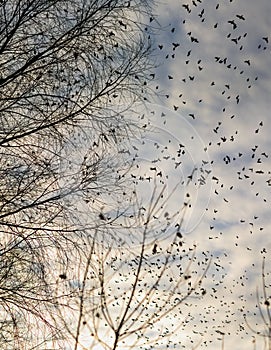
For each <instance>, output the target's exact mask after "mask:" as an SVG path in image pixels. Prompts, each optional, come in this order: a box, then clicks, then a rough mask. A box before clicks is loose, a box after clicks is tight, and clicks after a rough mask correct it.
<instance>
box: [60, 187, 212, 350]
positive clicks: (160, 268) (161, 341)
mask: <svg viewBox="0 0 271 350" xmlns="http://www.w3.org/2000/svg"><path fill="white" fill-rule="evenodd" d="M165 197H166V196H165ZM161 198H163V189H162V191H161V192H158V193H157V191H156V189H154V191H153V196H152V198H151V199H150V204H149V207H148V208H147V211H146V212H142V211H140V208H138V210H137V211H135V212H134V215H130V220H129V219H128V218H127V225H126V226H125V227H123V229H124V230H126V232H127V235H129V234H130V233H131V234H132V235H133V234H134V231H135V230H136V232H137V234H138V235H139V242H140V243H139V244H138V245H137V246H136V245H133V246H129V245H124V246H122V247H120V246H115V247H113V246H112V247H109V248H108V247H105V246H104V245H102V244H101V243H100V242H97V241H94V242H93V247H92V249H91V250H90V251H89V252H88V255H86V256H85V259H84V260H83V259H82V260H81V268H80V270H81V278H80V281H78V285H77V286H76V287H77V288H78V295H76V296H73V297H72V298H71V300H70V306H71V307H70V310H69V312H70V315H72V316H70V319H71V320H72V321H73V322H70V323H68V322H67V314H66V313H65V312H62V310H61V309H60V310H59V311H60V318H59V319H62V323H63V325H64V328H66V330H67V333H68V334H69V341H70V344H73V345H71V349H74V350H79V349H96V347H97V348H99V349H100V348H103V349H110V350H113V349H114V350H115V349H158V348H166V347H167V346H168V347H170V346H172V347H176V346H177V347H180V346H181V345H183V344H184V343H186V346H187V347H188V346H189V348H191V349H192V348H193V349H196V347H197V346H196V345H193V344H192V345H191V344H187V340H185V337H181V336H177V334H181V333H182V332H183V330H184V328H185V326H186V324H187V323H188V322H189V319H190V316H191V315H190V314H189V305H190V302H191V300H190V299H191V298H196V299H199V298H201V297H202V296H203V295H204V294H205V293H206V290H205V289H204V286H203V285H202V282H203V279H204V276H205V274H206V272H207V270H208V266H209V263H210V262H209V260H208V259H206V261H205V263H204V264H202V265H201V270H199V269H197V268H195V266H194V265H196V254H195V249H196V246H192V247H189V246H187V245H186V243H185V239H184V238H183V237H182V234H181V222H182V219H181V218H182V217H183V212H182V213H179V214H180V215H179V217H178V219H177V221H176V224H175V225H173V227H172V225H171V223H172V222H175V220H174V215H171V214H169V213H167V214H168V215H166V216H165V215H164V214H165V209H164V202H166V201H167V200H169V198H168V197H166V198H163V199H161ZM158 218H165V219H164V220H159V219H158ZM175 219H176V218H175ZM156 229H157V230H162V229H164V230H163V233H164V234H166V231H167V230H168V231H169V232H170V234H169V237H168V238H166V239H165V238H164V239H163V237H160V238H153V239H150V237H152V235H153V231H154V230H156ZM104 234H105V235H107V233H106V232H105V233H104ZM81 257H82V256H81ZM200 271H201V272H200ZM193 302H195V299H194V300H193ZM75 320H77V321H76V322H74V321H75ZM191 346H192V347H191Z"/></svg>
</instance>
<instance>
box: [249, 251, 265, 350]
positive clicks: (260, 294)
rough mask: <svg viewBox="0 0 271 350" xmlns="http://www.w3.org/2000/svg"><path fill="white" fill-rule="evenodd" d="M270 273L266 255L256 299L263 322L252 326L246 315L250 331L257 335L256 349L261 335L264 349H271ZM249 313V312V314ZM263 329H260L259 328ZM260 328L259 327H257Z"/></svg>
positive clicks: (255, 314)
mask: <svg viewBox="0 0 271 350" xmlns="http://www.w3.org/2000/svg"><path fill="white" fill-rule="evenodd" d="M267 275H268V273H267V272H266V270H265V257H263V260H262V268H261V279H262V288H261V289H262V291H261V292H259V289H258V288H257V290H256V299H257V305H256V306H257V309H258V313H259V316H260V319H261V321H262V324H261V325H259V324H258V323H257V324H256V326H252V325H251V322H250V321H249V320H248V317H247V316H245V321H246V324H247V326H248V328H249V330H250V331H252V333H253V334H254V335H255V336H254V344H255V349H256V338H257V337H261V338H263V339H264V349H268V350H270V349H271V310H270V295H268V294H267V293H268V289H269V287H270V284H268V282H267V279H266V276H267ZM248 315H249V314H248ZM254 316H257V313H254ZM260 327H261V328H262V327H263V329H261V330H260V329H259V328H260ZM257 328H258V329H257Z"/></svg>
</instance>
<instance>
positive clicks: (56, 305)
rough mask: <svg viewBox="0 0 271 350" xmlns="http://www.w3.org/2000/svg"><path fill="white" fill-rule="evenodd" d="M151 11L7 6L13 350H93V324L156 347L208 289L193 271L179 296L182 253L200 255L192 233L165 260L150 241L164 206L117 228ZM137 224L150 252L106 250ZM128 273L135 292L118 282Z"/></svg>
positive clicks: (0, 161)
mask: <svg viewBox="0 0 271 350" xmlns="http://www.w3.org/2000/svg"><path fill="white" fill-rule="evenodd" d="M150 16H151V9H150V1H147V0H146V1H144V0H142V1H141V0H131V1H124V0H95V1H94V0H75V1H73V0H52V1H47V0H11V1H7V0H2V1H0V207H1V210H0V228H1V233H0V235H1V245H0V347H1V349H6V350H8V349H49V348H50V349H51V348H52V349H64V348H65V347H66V346H67V344H70V346H73V348H74V349H80V346H82V344H83V343H84V341H83V340H82V332H83V329H82V326H84V325H86V327H88V329H89V334H88V337H89V339H88V340H87V341H88V342H89V344H90V341H93V342H94V343H93V344H98V343H100V344H103V346H104V347H105V348H110V346H111V347H113V348H114V349H116V348H117V347H118V346H119V342H122V341H123V340H125V339H126V338H127V337H128V336H129V335H133V334H135V336H136V337H138V339H139V338H140V337H141V336H144V337H145V339H147V337H148V334H149V333H148V332H150V330H148V331H146V329H148V327H151V328H150V329H152V327H154V324H156V323H157V322H158V324H159V322H160V321H161V319H162V317H163V316H166V315H168V314H169V313H170V312H171V311H172V310H174V308H175V306H179V305H180V303H181V302H182V301H183V300H185V299H186V297H187V296H190V295H191V294H192V293H194V291H195V288H196V286H199V285H200V284H201V279H199V280H198V279H196V280H195V281H194V282H193V283H192V282H190V278H191V276H190V275H189V271H190V265H189V264H188V268H187V269H186V270H184V272H180V276H181V278H180V279H178V281H176V283H175V286H174V288H173V289H169V288H168V286H167V283H166V281H165V280H164V279H165V278H170V276H171V272H170V271H171V268H172V266H175V265H176V264H175V263H174V264H173V263H172V262H171V260H170V259H173V258H172V256H174V257H177V256H178V259H179V258H180V255H182V254H183V255H186V252H185V250H183V251H182V252H181V251H180V250H179V249H180V248H179V247H180V242H179V240H177V241H176V237H178V235H177V236H176V235H175V236H174V239H173V242H168V247H169V248H165V247H163V249H162V250H161V251H160V252H158V250H157V249H158V248H157V245H154V246H149V245H147V244H145V236H146V234H147V231H148V230H150V229H151V227H152V224H151V218H152V215H151V211H149V215H147V216H145V218H144V219H142V218H140V219H138V218H139V217H137V216H136V210H135V216H134V217H136V218H137V219H136V220H135V219H134V218H132V215H131V217H130V219H131V221H130V222H129V220H128V221H127V226H126V227H124V226H123V224H122V225H119V224H118V223H117V219H118V217H120V216H121V215H123V212H122V211H121V210H118V206H119V204H120V203H121V202H125V200H126V201H127V205H130V204H131V198H130V197H129V195H127V196H126V197H127V198H128V199H125V200H124V199H122V198H124V197H125V195H126V194H127V193H128V192H129V191H130V192H129V193H131V191H132V190H131V188H130V187H129V181H128V180H127V179H126V178H125V171H126V167H129V162H128V163H127V162H126V159H125V157H124V156H123V154H125V152H123V150H124V149H125V147H126V145H127V143H129V138H130V137H131V136H132V135H134V133H136V132H137V131H138V130H137V126H138V122H137V120H134V119H133V118H132V117H131V118H130V119H129V118H128V119H127V117H124V116H123V114H122V110H127V109H129V107H130V106H132V105H133V103H134V102H135V101H137V100H141V101H143V100H144V99H146V96H148V77H149V76H150V74H149V73H150V72H149V71H150V69H151V68H152V66H153V60H152V54H151V53H152V51H151V48H152V46H151V39H150V35H149V32H150V30H151V28H150V27H149V25H150V23H151V22H152V21H150ZM151 18H152V17H151ZM146 19H147V21H146V23H147V24H144V23H145V20H146ZM127 181H128V182H127ZM126 191H127V192H126ZM126 197H125V198H126ZM109 202H110V203H109ZM108 203H109V204H110V205H109V207H110V208H114V213H115V216H110V215H105V213H104V212H103V208H104V207H105V206H106V205H108ZM125 203H126V202H125ZM122 204H123V203H122ZM135 207H136V205H135V206H133V208H135ZM155 207H159V205H158V204H157V203H156V202H155V201H154V202H151V203H150V208H155ZM137 220H139V221H138V223H139V222H140V225H141V226H140V227H141V228H142V229H139V232H141V234H142V239H141V243H142V245H141V247H140V249H139V248H138V249H137V251H136V252H133V251H130V252H127V254H128V255H127V256H126V257H123V258H122V257H121V256H120V257H115V258H114V254H123V253H120V251H118V253H116V251H114V250H113V249H112V248H109V249H108V250H106V249H105V245H101V243H104V242H105V241H106V237H107V236H108V235H111V236H112V235H114V232H115V233H116V232H117V229H118V228H120V227H121V229H126V230H127V234H129V230H132V229H133V227H134V226H133V225H134V224H135V223H137ZM142 220H143V221H142ZM132 221H133V225H132ZM118 225H119V226H118ZM177 234H178V232H177ZM155 244H156V243H155ZM174 249H175V250H176V249H177V251H175V252H174V253H173V250H174ZM157 253H159V254H160V255H159V256H158V258H157V257H155V258H149V257H150V256H156V254H157ZM129 259H132V260H131V261H130V262H129ZM176 259H177V258H176ZM191 259H192V260H193V257H192V258H191ZM192 260H191V261H192ZM124 265H125V266H126V269H127V267H128V270H126V272H123V275H122V277H121V280H123V282H124V280H125V282H126V283H127V281H131V288H130V290H129V292H128V291H127V294H126V296H125V297H123V296H122V295H121V293H119V292H118V293H116V294H114V293H115V292H114V288H113V287H112V283H111V282H112V281H111V277H109V276H110V275H111V274H112V273H113V272H114V271H115V269H119V271H118V272H120V271H121V268H122V266H124ZM175 268H176V266H175ZM151 270H153V272H150V276H149V277H150V280H151V282H146V284H143V282H142V279H144V278H145V277H144V276H146V274H147V273H149V272H148V271H151ZM117 277H118V278H119V277H120V276H119V275H118V276H117V275H116V278H117ZM107 278H108V280H107ZM129 283H130V282H129ZM186 283H188V289H185V291H184V294H182V293H183V292H181V286H183V285H186ZM163 286H164V287H163ZM112 288H113V289H112ZM142 288H143V289H144V293H145V294H144V296H143V294H142V290H143V289H142ZM161 293H164V296H163V297H162V301H161V304H159V303H157V304H156V303H155V298H156V297H157V298H159V297H160V294H161ZM176 293H177V294H178V295H179V297H178V298H177V299H176V298H175V294H176ZM114 300H115V301H114ZM115 302H116V303H117V304H118V306H116V305H115V304H114V303H115ZM150 303H151V304H150ZM149 305H151V308H149ZM161 308H162V309H161ZM146 310H147V311H146ZM100 319H101V323H102V327H101V328H99V325H100V323H99V320H100ZM86 327H85V328H86ZM103 327H107V329H109V336H110V337H111V338H110V339H111V340H112V339H113V340H112V341H111V340H109V342H108V343H106V341H105V339H103V334H104V333H103V332H104V331H103V329H104V328H103ZM110 332H111V335H110ZM158 333H159V327H158ZM166 333H167V332H166ZM166 333H163V337H164V336H166ZM169 333H170V334H172V331H171V332H169ZM133 341H134V344H135V346H137V344H139V343H140V342H139V340H136V339H134V340H133ZM80 344H81V345H80ZM127 344H128V343H127ZM140 344H141V345H142V342H141V343H140ZM89 346H91V345H89ZM127 346H128V345H127ZM129 346H130V345H129Z"/></svg>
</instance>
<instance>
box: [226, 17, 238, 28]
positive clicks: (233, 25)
mask: <svg viewBox="0 0 271 350" xmlns="http://www.w3.org/2000/svg"><path fill="white" fill-rule="evenodd" d="M228 23H229V24H231V25H232V29H233V30H235V29H236V28H237V24H236V23H235V22H234V20H233V19H232V20H230V21H228Z"/></svg>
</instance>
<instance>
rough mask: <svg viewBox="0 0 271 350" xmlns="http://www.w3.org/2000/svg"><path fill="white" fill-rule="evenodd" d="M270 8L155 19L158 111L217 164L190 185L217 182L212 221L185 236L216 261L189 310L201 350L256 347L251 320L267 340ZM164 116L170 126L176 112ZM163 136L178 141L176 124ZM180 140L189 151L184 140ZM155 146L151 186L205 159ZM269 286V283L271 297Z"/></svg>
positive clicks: (193, 4) (201, 4) (211, 5)
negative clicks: (187, 131)
mask: <svg viewBox="0 0 271 350" xmlns="http://www.w3.org/2000/svg"><path fill="white" fill-rule="evenodd" d="M268 6H269V5H268V2H267V1H264V0H262V1H260V2H259V3H257V5H256V3H254V4H253V2H252V1H249V2H245V1H244V2H240V3H238V2H237V1H234V0H229V1H224V2H222V1H220V2H218V1H217V2H207V1H204V0H195V1H194V0H193V1H190V2H188V1H187V0H186V1H182V2H178V4H177V3H176V4H174V5H172V8H171V5H170V4H166V7H167V10H166V9H164V10H163V9H162V10H161V14H158V16H157V18H150V22H151V23H154V21H155V20H157V22H159V23H161V22H162V25H163V26H164V29H163V33H162V36H158V37H157V38H156V40H157V44H156V45H157V53H158V58H159V60H160V65H159V68H158V69H157V71H155V72H153V73H151V79H152V81H153V86H154V90H155V91H157V94H158V95H159V96H158V103H160V104H163V105H164V106H166V107H167V108H168V110H169V111H173V112H175V113H176V115H182V116H184V117H185V118H186V120H187V121H188V122H189V123H190V124H191V125H192V126H193V127H194V128H195V130H196V132H197V133H198V134H199V135H200V137H201V138H202V141H203V144H204V151H205V152H206V154H208V156H209V159H210V161H209V162H206V163H208V164H207V165H208V167H204V164H203V165H202V166H201V167H199V168H200V169H201V171H199V168H198V169H197V170H198V171H199V173H198V177H197V178H196V179H195V178H194V177H191V179H190V180H192V181H191V182H192V183H193V185H194V186H198V187H199V191H200V188H201V185H202V188H203V187H204V183H205V182H206V181H207V179H208V181H210V182H211V184H212V188H211V189H210V191H209V192H210V193H209V197H210V202H209V205H208V206H207V207H206V208H205V211H206V213H205V216H204V217H203V218H202V220H201V222H200V223H199V225H198V227H197V228H195V230H194V232H192V233H190V234H189V235H187V237H185V239H186V240H187V241H191V242H193V241H196V242H197V246H198V248H197V249H198V250H199V251H200V252H201V253H200V252H198V255H197V259H199V260H200V259H201V258H202V257H203V258H206V256H208V257H211V258H212V264H211V266H210V268H209V270H208V272H207V276H206V279H205V281H204V285H205V288H206V290H205V291H206V295H204V298H203V303H202V304H201V303H200V302H198V301H196V302H194V301H193V300H192V301H191V304H189V307H191V309H189V310H190V311H189V313H188V319H189V320H190V321H189V322H188V324H187V326H186V327H187V329H188V330H189V329H190V330H192V336H191V335H189V336H188V338H189V337H190V336H191V338H190V341H191V346H193V344H194V345H195V344H196V340H197V339H201V340H200V344H201V345H200V347H205V348H206V347H207V348H208V349H218V348H221V346H222V347H223V346H225V348H227V347H228V346H234V345H233V344H235V342H236V339H237V338H238V339H240V347H239V345H238V349H252V348H253V346H255V342H256V338H257V336H255V334H253V332H251V329H249V328H248V327H247V325H246V322H245V318H244V317H245V315H249V316H251V319H250V324H251V327H252V328H253V325H256V324H257V326H255V327H256V329H257V331H259V332H260V333H261V332H264V322H263V319H261V315H260V314H259V305H258V304H257V303H262V304H264V305H267V303H268V301H267V300H264V297H263V296H261V294H260V297H259V300H258V302H257V298H256V294H255V293H256V287H257V285H260V284H261V283H262V282H261V269H260V265H261V261H262V258H264V257H265V258H266V271H268V272H269V271H270V269H271V265H270V257H271V240H270V238H269V231H268V230H269V228H270V222H269V221H270V199H271V198H270V186H271V168H270V167H269V165H270V152H269V148H270V141H269V139H270V138H269V136H268V130H269V129H268V128H269V126H268V124H269V119H268V118H269V116H268V112H269V106H268V97H267V96H268V94H269V95H270V92H271V91H270V90H271V88H270V86H271V85H270V77H269V73H268V68H269V66H270V64H271V47H270V41H271V37H270V36H269V32H270V26H269V28H268V24H267V23H266V21H264V20H263V22H262V23H259V22H257V18H256V17H257V16H256V15H255V14H254V13H252V9H253V10H255V12H256V13H257V14H260V15H261V16H263V17H264V13H265V12H266V11H268V9H267V8H268ZM163 14H164V15H163ZM268 29H269V32H268ZM170 114H171V112H169V113H168V118H170ZM162 117H164V119H165V120H166V119H167V115H166V114H164V115H163V116H162ZM178 128H182V125H181V124H180V125H176V134H175V135H173V138H172V140H168V142H171V141H172V142H173V139H174V137H176V138H178ZM163 133H167V134H168V130H167V127H166V123H165V129H164V130H163V131H161V134H163ZM189 136H190V135H189ZM187 138H188V136H187ZM191 139H192V140H193V135H191ZM178 141H179V144H180V145H181V144H182V141H183V140H181V139H178ZM173 143H174V142H173ZM153 146H154V148H155V147H156V156H155V159H153V160H152V161H150V165H149V172H148V174H149V176H147V175H146V177H145V180H146V181H147V183H149V182H150V178H154V173H155V171H154V170H156V177H157V179H158V181H160V182H162V183H166V181H167V180H168V178H167V177H166V176H164V175H165V173H166V172H167V171H168V169H169V168H170V167H171V168H172V169H173V170H174V168H175V169H176V168H177V166H176V164H178V167H180V168H182V167H183V169H184V168H185V166H186V164H185V162H187V161H189V160H188V159H185V155H186V154H187V153H193V152H195V149H194V150H192V148H191V147H192V146H191V145H190V146H189V147H190V149H189V148H187V149H186V146H187V145H186V144H185V142H184V145H183V149H182V150H183V153H179V155H176V154H175V153H174V154H173V153H171V151H170V147H169V145H168V144H167V145H165V144H163V141H161V144H160V145H159V147H157V144H156V145H155V143H154V144H153ZM158 148H159V150H158V151H157V149H158ZM175 151H176V150H175ZM157 152H158V155H157ZM159 152H160V154H159ZM196 152H197V150H196ZM159 157H160V158H159ZM157 159H160V160H161V159H162V160H163V162H160V163H157ZM172 161H173V162H172ZM204 161H205V160H203V162H204ZM166 162H168V163H166ZM165 164H167V165H165ZM174 164H175V166H176V167H174ZM165 169H166V171H165ZM210 169H211V171H210ZM184 173H185V171H184ZM140 176H141V180H142V179H143V178H144V177H142V174H141V175H140ZM200 178H201V179H202V182H201V183H199V179H200ZM186 180H188V181H189V179H188V178H187V179H186ZM194 180H195V181H194ZM203 180H204V181H203ZM134 181H135V183H138V181H139V175H138V176H137V175H134ZM187 191H188V192H187V194H186V195H187V196H188V197H189V196H190V197H191V200H192V198H193V195H192V194H191V193H190V194H189V190H187ZM180 237H183V236H182V235H180ZM182 239H183V238H182ZM160 246H162V243H160V242H159V238H157V241H156V242H155V243H154V245H153V247H152V254H153V255H156V254H159V252H160ZM161 249H162V248H161ZM268 259H269V260H268ZM268 262H269V264H268ZM267 276H268V273H267ZM268 288H270V284H268V283H267V284H266V291H267V294H268V290H269V289H268ZM204 294H205V292H204ZM268 295H269V294H268ZM192 309H193V310H194V313H195V314H194V315H193V311H192ZM253 310H255V312H253ZM184 333H185V334H188V333H189V331H184ZM255 337H256V338H255ZM263 339H264V337H263ZM238 341H239V340H238ZM223 342H224V343H223ZM222 343H223V344H225V345H221V344H222ZM259 344H260V340H259ZM259 346H260V345H259Z"/></svg>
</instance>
